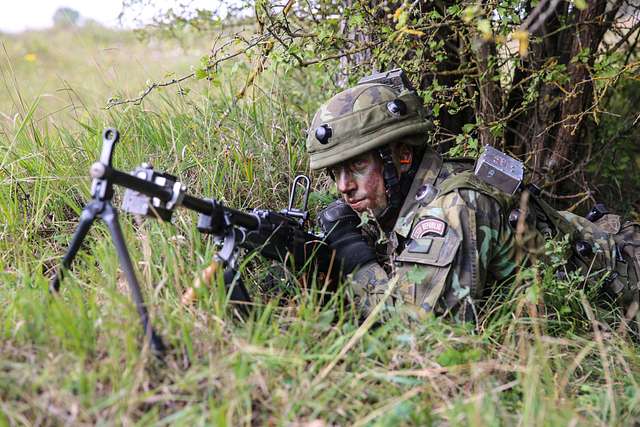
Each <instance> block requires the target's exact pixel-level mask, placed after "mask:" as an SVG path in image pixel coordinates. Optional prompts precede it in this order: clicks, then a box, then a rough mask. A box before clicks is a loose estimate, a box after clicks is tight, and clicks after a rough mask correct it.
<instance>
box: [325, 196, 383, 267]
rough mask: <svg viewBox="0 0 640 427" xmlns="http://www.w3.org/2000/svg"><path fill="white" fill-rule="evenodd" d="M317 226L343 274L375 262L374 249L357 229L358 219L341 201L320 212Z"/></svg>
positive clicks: (349, 207)
mask: <svg viewBox="0 0 640 427" xmlns="http://www.w3.org/2000/svg"><path fill="white" fill-rule="evenodd" d="M318 224H319V225H320V228H321V229H322V231H323V232H324V233H325V239H324V241H325V242H326V243H327V244H329V247H330V248H331V249H333V250H334V251H335V252H336V255H335V256H336V261H337V265H338V266H339V267H340V268H341V270H342V273H343V274H349V273H351V272H352V271H353V270H354V269H355V268H356V267H358V266H362V265H365V264H367V263H369V262H371V261H375V260H376V253H375V250H374V248H372V247H371V246H369V244H368V243H367V240H366V239H365V238H364V236H363V235H362V232H361V231H360V228H359V227H358V226H359V225H360V217H359V216H358V214H357V213H356V212H355V211H354V210H353V209H351V206H349V205H348V204H347V203H345V202H344V201H343V200H342V199H339V200H336V201H335V202H333V203H331V204H330V205H329V206H327V207H326V208H325V209H324V210H323V211H321V212H320V214H319V215H318Z"/></svg>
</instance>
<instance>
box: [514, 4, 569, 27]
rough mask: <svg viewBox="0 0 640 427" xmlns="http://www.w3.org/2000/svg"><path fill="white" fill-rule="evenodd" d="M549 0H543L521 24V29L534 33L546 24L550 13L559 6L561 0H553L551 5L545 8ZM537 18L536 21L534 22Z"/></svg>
mask: <svg viewBox="0 0 640 427" xmlns="http://www.w3.org/2000/svg"><path fill="white" fill-rule="evenodd" d="M547 3H548V0H542V1H541V2H540V4H538V5H537V6H536V7H535V8H534V9H533V10H532V11H531V13H530V14H529V16H527V19H525V21H524V22H523V23H522V25H520V31H526V32H528V33H529V34H533V33H535V32H536V31H538V29H539V28H540V27H541V26H542V24H544V21H546V20H547V18H548V17H549V15H551V14H552V13H553V12H554V11H555V10H556V7H558V3H560V0H551V2H550V3H549V7H547V8H546V9H545V6H546V5H547ZM534 20H535V22H534Z"/></svg>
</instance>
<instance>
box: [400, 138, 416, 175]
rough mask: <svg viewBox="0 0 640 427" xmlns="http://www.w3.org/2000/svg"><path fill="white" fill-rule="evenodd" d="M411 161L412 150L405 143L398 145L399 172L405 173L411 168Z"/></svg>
mask: <svg viewBox="0 0 640 427" xmlns="http://www.w3.org/2000/svg"><path fill="white" fill-rule="evenodd" d="M412 161H413V150H412V149H411V147H409V146H408V145H406V144H400V146H399V147H398V162H399V163H400V173H405V172H407V171H409V169H411V162H412Z"/></svg>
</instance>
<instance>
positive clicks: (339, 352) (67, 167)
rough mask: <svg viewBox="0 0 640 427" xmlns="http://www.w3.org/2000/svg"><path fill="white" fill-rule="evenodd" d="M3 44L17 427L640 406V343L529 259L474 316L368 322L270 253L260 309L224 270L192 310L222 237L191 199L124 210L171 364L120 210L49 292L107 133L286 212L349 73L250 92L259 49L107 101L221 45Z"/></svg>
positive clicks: (5, 354)
mask: <svg viewBox="0 0 640 427" xmlns="http://www.w3.org/2000/svg"><path fill="white" fill-rule="evenodd" d="M0 41H1V43H2V51H1V52H0V179H1V182H2V185H0V426H4V425H89V424H101V425H149V424H153V425H188V426H192V425H292V426H309V427H311V426H313V427H318V426H329V425H389V426H391V425H447V426H458V425H459V426H467V425H471V426H488V425H520V426H538V425H540V426H542V425H548V426H560V425H567V426H583V425H595V426H598V425H634V423H635V422H640V387H639V386H638V381H640V375H639V373H640V370H639V366H640V359H639V357H638V352H637V346H636V345H635V344H633V343H631V342H630V341H629V340H628V339H625V337H624V336H623V335H621V334H619V333H618V332H617V331H615V330H613V331H612V330H607V329H606V328H599V327H597V326H596V325H597V323H598V322H597V320H596V319H597V318H598V316H599V311H598V310H597V309H596V307H592V306H591V305H590V304H589V302H588V301H589V298H587V297H586V296H583V295H582V293H581V292H580V291H578V290H577V289H578V287H579V285H580V283H581V279H580V278H579V277H570V279H567V281H564V282H563V281H559V280H556V279H554V278H553V274H552V266H549V268H547V269H545V268H542V267H541V268H540V269H538V270H536V271H533V270H527V271H525V272H523V277H521V278H520V279H522V278H525V279H527V282H528V283H530V284H531V285H530V286H528V287H525V286H522V285H521V283H522V282H521V281H516V280H514V281H511V282H510V283H507V284H505V288H509V289H512V291H511V292H510V293H509V297H508V298H506V299H505V300H503V303H504V304H502V305H495V306H493V307H492V308H491V309H488V310H487V312H486V313H485V314H484V315H483V318H482V322H481V323H480V324H479V325H477V327H473V326H470V325H452V324H450V323H447V322H445V321H443V320H441V319H437V318H430V319H427V320H426V321H425V322H421V323H419V324H418V323H415V322H413V323H412V322H410V321H408V320H406V319H401V318H392V319H391V320H390V321H388V322H387V323H385V324H384V325H374V326H371V323H372V322H370V321H369V322H365V323H359V322H358V320H357V316H356V314H355V313H354V312H353V311H352V310H351V309H350V308H349V306H348V305H347V304H345V303H344V300H345V298H344V294H343V293H342V292H340V293H339V294H338V295H336V296H335V297H334V298H332V299H331V301H329V302H328V303H327V304H324V305H321V304H319V303H318V301H319V299H320V298H319V296H318V295H317V293H314V292H311V293H309V292H300V291H298V290H297V289H298V288H297V287H295V286H290V287H288V288H286V289H284V291H283V292H284V296H282V295H274V294H275V292H274V291H268V292H267V291H266V290H265V288H264V285H263V282H264V280H263V279H264V276H265V273H266V270H267V268H268V264H267V263H266V262H261V261H251V262H250V263H249V264H248V265H247V266H245V267H246V268H243V274H244V276H245V281H246V283H247V285H248V286H249V288H250V290H251V291H252V292H253V295H254V297H255V299H256V301H257V305H256V307H255V309H254V310H253V313H252V315H251V316H250V317H249V318H248V319H241V318H238V317H237V316H236V315H235V314H234V312H233V311H232V310H231V309H229V308H228V307H227V304H226V303H225V295H224V294H223V292H220V289H219V287H215V286H214V287H212V288H205V289H202V292H201V293H200V295H199V298H198V300H197V303H196V304H195V305H193V306H185V305H183V304H182V303H181V302H180V299H181V296H182V294H183V292H184V291H185V290H186V289H187V288H188V287H190V286H191V285H192V283H193V282H194V280H195V278H196V277H197V274H198V272H199V271H200V270H202V269H203V268H205V267H207V266H208V265H209V262H210V260H211V257H212V255H213V254H214V250H215V246H214V245H213V243H212V242H210V241H209V240H207V239H205V238H203V237H202V236H201V235H199V234H198V232H197V230H196V228H195V221H196V217H195V216H194V215H193V214H191V213H188V212H185V211H180V212H178V213H176V215H175V216H174V221H173V224H162V223H157V222H150V221H147V222H145V223H143V224H139V225H136V224H134V222H133V221H132V219H131V218H129V217H127V216H125V215H123V216H122V217H121V222H122V225H123V228H124V232H125V236H126V238H127V243H128V245H129V249H130V251H131V253H132V256H133V258H134V264H135V265H136V266H137V268H138V275H139V278H140V279H141V282H142V285H143V291H144V294H145V297H146V299H147V302H148V305H149V308H150V312H151V316H152V319H153V323H154V325H155V326H156V327H157V329H158V330H159V332H160V334H161V335H162V336H163V337H164V339H165V341H166V343H167V344H168V345H169V346H170V350H169V354H168V356H167V358H166V363H164V364H163V363H160V362H158V361H157V360H155V359H154V358H153V356H151V355H150V354H149V351H148V349H146V348H144V349H143V350H142V351H141V350H140V342H141V333H140V328H139V324H138V318H137V314H136V312H135V308H134V306H133V305H132V303H131V302H130V300H129V297H128V293H127V289H126V283H125V282H124V279H123V278H122V277H121V272H120V271H119V268H118V260H117V258H116V256H115V252H114V249H113V247H112V245H111V243H110V241H109V239H108V233H107V230H106V228H105V227H104V226H102V225H100V226H98V227H95V228H94V229H93V230H92V233H91V234H90V238H89V242H88V244H87V245H86V246H85V247H84V248H83V250H82V251H81V252H80V254H79V256H78V258H77V261H76V263H75V266H74V268H73V270H72V272H71V273H70V274H68V275H67V277H66V279H65V281H64V283H63V288H62V292H61V294H60V296H59V297H52V296H51V295H50V294H49V292H48V290H47V286H48V281H49V278H50V277H51V274H52V269H53V268H54V266H55V265H56V263H57V262H58V261H59V259H60V257H61V255H62V254H63V252H64V249H65V248H66V246H67V244H68V243H69V240H70V237H71V233H72V232H73V229H74V227H75V225H76V224H77V219H78V215H79V213H80V210H81V208H82V206H83V204H84V201H86V200H87V198H88V194H89V185H90V180H89V178H88V169H89V166H90V165H91V163H92V162H93V161H95V159H96V158H97V157H98V156H99V151H100V146H101V141H100V133H101V131H102V129H103V128H104V127H105V126H114V127H117V128H118V129H120V130H121V132H122V137H123V139H122V141H121V143H120V145H119V146H118V148H117V150H116V155H115V160H114V164H115V165H116V166H117V167H118V168H120V169H124V170H130V169H133V168H134V167H135V166H136V165H138V164H139V163H141V162H143V161H150V162H151V163H152V164H153V165H154V166H155V167H156V168H157V169H160V170H165V171H167V172H170V173H172V174H174V175H177V176H179V177H180V178H181V179H182V180H183V181H184V182H185V183H186V184H187V185H188V188H189V192H190V193H192V194H195V195H201V196H203V197H205V196H206V197H215V198H219V199H222V200H224V201H225V203H227V204H228V205H230V206H234V207H238V208H246V207H253V206H259V207H269V208H274V209H279V208H282V207H283V206H285V204H286V201H287V196H288V186H289V184H290V182H291V179H292V178H293V176H295V174H297V173H301V172H308V167H307V158H306V157H305V154H304V147H303V143H302V141H303V138H304V137H303V132H302V129H303V128H304V126H305V124H306V121H307V120H308V118H309V114H311V113H312V112H313V110H314V108H315V107H316V106H317V105H318V102H320V101H322V100H323V99H324V98H326V97H327V94H328V93H332V91H334V90H335V89H334V88H332V86H331V84H330V82H328V81H327V77H326V74H323V73H322V72H321V70H314V69H308V70H305V74H301V73H300V72H296V71H291V70H285V69H270V70H269V71H268V73H267V74H265V77H264V78H262V79H260V80H259V81H258V83H257V85H255V86H253V87H252V88H251V90H250V91H249V92H248V94H247V96H246V97H245V98H244V99H242V100H239V101H238V100H237V99H235V98H234V93H236V92H237V90H238V89H239V88H241V87H242V85H243V83H244V80H245V78H246V75H247V74H248V70H249V67H250V65H248V64H245V63H242V62H237V63H234V64H231V63H230V64H228V65H226V66H224V67H223V68H222V69H221V70H220V73H219V74H218V78H216V79H214V80H213V81H206V80H201V81H194V80H190V81H188V82H186V83H185V84H183V86H182V89H183V90H180V88H179V87H177V86H172V87H169V88H167V89H163V90H158V91H155V92H153V93H152V94H151V95H149V96H148V97H147V98H146V100H145V102H144V103H143V104H142V105H140V106H134V105H126V106H120V107H115V108H112V109H110V110H105V109H104V108H103V107H104V106H105V105H106V103H107V100H108V99H109V98H111V97H114V96H119V97H135V96H137V94H138V92H139V91H140V90H142V89H144V87H145V84H146V83H145V82H146V81H147V80H150V81H159V80H163V79H164V78H165V76H166V75H167V73H171V72H175V74H176V75H182V74H187V73H189V72H190V65H191V64H196V63H197V61H198V58H199V57H200V56H201V55H204V54H206V52H207V51H208V49H209V48H210V46H208V44H207V41H206V40H203V39H197V38H194V39H190V40H189V41H188V43H186V44H185V43H183V45H182V46H181V45H180V44H179V43H176V42H169V41H160V40H155V39H152V40H151V41H147V42H144V43H142V42H139V41H137V39H136V38H135V37H134V36H133V35H132V34H130V33H121V32H113V31H109V30H105V29H101V28H87V29H76V30H66V31H62V30H57V31H49V32H40V33H29V34H22V35H19V36H11V37H9V36H0ZM185 45H186V46H188V49H185V48H184V46H185ZM184 89H189V90H190V91H188V93H185V92H186V91H185V90H184ZM316 178H319V179H316V180H315V184H314V189H315V191H316V194H317V195H318V196H324V195H326V194H327V192H329V191H330V189H329V186H328V182H327V181H326V178H322V177H316ZM118 194H119V195H120V196H121V194H122V192H121V191H120V192H119V193H118ZM320 198H322V197H316V199H320ZM316 199H314V200H316ZM312 207H315V205H314V206H312ZM551 302H553V304H552V303H551ZM545 303H546V304H545ZM594 313H595V314H594ZM594 316H595V317H594ZM371 320H374V319H371Z"/></svg>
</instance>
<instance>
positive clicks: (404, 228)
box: [352, 150, 544, 321]
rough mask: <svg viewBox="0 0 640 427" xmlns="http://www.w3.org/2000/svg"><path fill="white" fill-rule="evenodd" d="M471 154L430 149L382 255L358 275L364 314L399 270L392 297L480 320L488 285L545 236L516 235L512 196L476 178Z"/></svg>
mask: <svg viewBox="0 0 640 427" xmlns="http://www.w3.org/2000/svg"><path fill="white" fill-rule="evenodd" d="M472 167H473V162H472V161H468V160H466V161H465V160H443V159H442V157H440V155H438V154H437V153H435V152H434V151H431V150H429V151H427V152H426V153H425V155H424V157H423V159H422V162H421V164H420V167H419V169H418V172H417V173H416V176H415V179H414V180H413V183H412V185H411V187H410V189H409V192H408V195H407V197H406V199H405V201H404V204H403V207H402V208H401V210H400V213H399V216H398V219H397V221H396V224H395V226H394V228H393V230H392V231H391V232H390V233H387V235H386V238H387V242H386V250H384V251H380V252H381V253H380V255H379V257H378V258H379V259H378V263H370V264H368V265H366V266H364V267H362V268H361V269H360V270H359V271H357V272H356V273H355V274H354V275H353V278H352V279H353V280H352V283H353V289H354V293H355V295H356V299H357V302H358V304H359V307H360V308H361V310H362V311H363V312H364V314H367V313H368V312H369V310H371V308H372V307H373V306H375V304H376V303H377V302H378V300H379V298H381V296H382V295H383V294H384V292H385V290H386V283H387V281H388V279H389V278H390V277H396V276H397V284H396V285H395V286H396V287H395V292H394V293H393V298H392V300H393V299H395V301H404V302H406V303H409V305H412V306H413V307H420V308H421V309H422V311H425V312H432V311H433V312H435V313H436V314H445V313H449V314H451V315H453V316H455V317H456V318H457V319H460V320H471V321H473V320H475V317H476V316H477V307H476V306H477V303H478V301H479V300H481V299H482V298H483V297H484V296H486V293H487V290H488V289H487V286H488V284H490V283H493V282H495V281H496V280H503V279H506V278H508V277H509V276H511V275H512V274H514V272H515V269H516V266H517V265H518V264H519V263H520V262H521V261H522V260H525V259H527V258H529V257H530V256H531V255H532V254H535V251H533V250H527V249H526V248H534V249H535V248H540V247H541V246H542V245H543V243H544V239H543V238H542V236H541V235H540V233H538V232H537V231H536V230H534V231H533V232H531V233H529V234H528V235H527V238H526V239H522V238H521V239H517V238H516V237H517V236H516V232H515V230H514V228H512V227H511V226H510V225H509V223H508V216H509V212H510V211H511V209H512V207H513V201H512V200H511V196H509V195H507V194H505V193H503V192H501V191H500V190H498V189H495V188H493V187H491V186H489V185H488V184H485V183H483V182H481V181H479V180H478V179H477V178H476V177H475V176H474V175H473V173H472V171H471V169H472Z"/></svg>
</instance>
